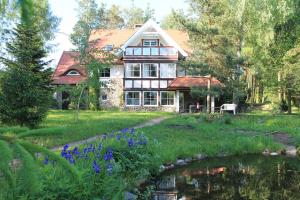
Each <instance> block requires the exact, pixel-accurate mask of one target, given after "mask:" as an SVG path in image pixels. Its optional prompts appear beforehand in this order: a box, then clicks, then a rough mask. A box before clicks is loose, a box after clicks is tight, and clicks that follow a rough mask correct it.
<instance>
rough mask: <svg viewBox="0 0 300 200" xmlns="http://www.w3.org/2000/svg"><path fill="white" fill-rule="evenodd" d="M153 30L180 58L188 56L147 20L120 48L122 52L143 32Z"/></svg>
mask: <svg viewBox="0 0 300 200" xmlns="http://www.w3.org/2000/svg"><path fill="white" fill-rule="evenodd" d="M151 28H153V29H154V30H156V31H157V33H158V34H159V35H161V37H162V38H164V40H165V41H166V42H167V43H169V44H170V46H174V47H175V48H176V49H177V50H178V51H179V52H180V53H181V55H182V56H184V57H187V56H188V54H187V53H186V52H185V51H184V50H183V49H182V48H181V47H180V46H179V45H178V44H177V43H176V42H175V40H174V39H172V38H171V37H170V36H169V35H168V34H167V33H166V32H165V31H164V30H163V29H161V28H160V26H159V25H158V24H157V23H156V22H154V21H153V20H152V19H149V20H148V21H147V22H146V23H145V24H144V25H143V26H142V27H141V28H139V29H138V31H137V32H135V33H134V34H133V35H132V36H131V37H130V38H129V39H128V40H127V41H126V42H125V43H124V45H123V46H122V47H121V49H122V50H123V51H125V49H126V47H128V46H130V45H131V44H132V43H133V41H134V40H135V39H136V38H137V37H138V36H139V35H141V34H142V33H143V32H147V30H149V29H151Z"/></svg>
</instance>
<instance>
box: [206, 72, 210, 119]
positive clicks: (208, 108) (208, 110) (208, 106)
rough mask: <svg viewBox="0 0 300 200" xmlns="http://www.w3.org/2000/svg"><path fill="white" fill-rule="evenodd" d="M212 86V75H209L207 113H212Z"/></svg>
mask: <svg viewBox="0 0 300 200" xmlns="http://www.w3.org/2000/svg"><path fill="white" fill-rule="evenodd" d="M210 86H211V75H209V76H208V82H207V91H208V92H207V97H206V102H207V113H209V114H210V113H211V94H210Z"/></svg>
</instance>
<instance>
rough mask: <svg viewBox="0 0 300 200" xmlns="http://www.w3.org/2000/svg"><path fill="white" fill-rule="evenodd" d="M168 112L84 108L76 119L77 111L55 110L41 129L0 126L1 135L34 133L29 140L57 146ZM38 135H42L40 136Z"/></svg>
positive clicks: (164, 114)
mask: <svg viewBox="0 0 300 200" xmlns="http://www.w3.org/2000/svg"><path fill="white" fill-rule="evenodd" d="M167 115H172V114H171V113H165V112H112V111H109V112H108V111H98V112H95V111H81V112H80V117H79V121H78V122H75V121H74V111H58V110H51V111H50V112H49V114H48V117H47V119H46V120H45V121H44V122H43V123H42V124H41V126H40V127H39V128H37V129H32V130H29V129H28V128H25V127H5V126H2V127H0V134H4V133H16V134H28V135H31V134H34V135H35V136H34V137H28V139H30V140H31V141H33V142H34V143H38V144H40V145H43V146H46V147H53V146H57V145H63V144H66V143H68V142H72V141H78V140H81V139H85V138H88V137H92V136H95V135H97V134H103V133H109V132H111V131H115V130H120V129H122V128H127V127H132V126H135V125H138V124H141V123H143V122H145V121H148V120H151V119H154V118H157V117H160V116H167ZM36 135H40V136H42V137H36Z"/></svg>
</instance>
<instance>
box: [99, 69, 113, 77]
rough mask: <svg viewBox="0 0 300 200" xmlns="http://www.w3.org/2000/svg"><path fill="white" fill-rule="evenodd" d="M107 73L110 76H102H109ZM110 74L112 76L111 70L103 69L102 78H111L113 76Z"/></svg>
mask: <svg viewBox="0 0 300 200" xmlns="http://www.w3.org/2000/svg"><path fill="white" fill-rule="evenodd" d="M105 70H106V71H105ZM107 73H109V76H102V75H103V74H107ZM110 74H111V71H110V68H106V69H102V71H100V78H110V76H111V75H110Z"/></svg>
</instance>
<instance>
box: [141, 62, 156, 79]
mask: <svg viewBox="0 0 300 200" xmlns="http://www.w3.org/2000/svg"><path fill="white" fill-rule="evenodd" d="M157 68H158V64H144V67H143V77H146V78H154V77H157V75H158V74H157Z"/></svg>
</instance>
